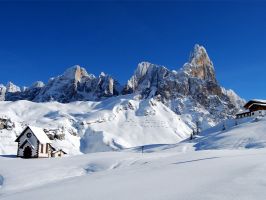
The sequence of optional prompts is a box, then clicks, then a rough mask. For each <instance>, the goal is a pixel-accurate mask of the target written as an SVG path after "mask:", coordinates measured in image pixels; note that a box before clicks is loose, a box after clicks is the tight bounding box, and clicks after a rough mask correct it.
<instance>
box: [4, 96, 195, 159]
mask: <svg viewBox="0 0 266 200" xmlns="http://www.w3.org/2000/svg"><path fill="white" fill-rule="evenodd" d="M2 116H4V117H8V118H10V119H11V120H12V121H13V122H15V127H14V128H12V130H6V129H4V130H0V155H1V154H6V155H8V154H15V153H16V151H17V144H16V143H15V142H14V141H15V139H16V136H18V135H19V134H20V133H21V131H22V130H23V127H22V126H23V124H29V125H33V126H37V127H41V128H47V129H60V130H62V132H63V133H64V134H65V140H62V141H60V140H54V141H53V145H54V146H58V147H60V148H62V149H64V150H67V152H68V153H69V154H71V155H77V154H80V153H89V152H100V151H110V150H111V149H113V150H117V149H121V148H129V147H134V146H140V145H146V144H158V143H159V144H173V143H177V142H180V141H182V140H184V139H186V138H187V137H189V135H190V133H191V132H192V130H191V128H189V126H188V125H187V124H185V123H184V121H183V120H182V118H181V116H178V115H176V114H175V113H174V112H173V111H171V110H170V109H169V108H168V107H166V106H165V105H164V104H162V103H161V102H159V101H156V100H154V99H149V100H139V99H137V97H134V96H132V95H125V96H121V97H114V98H109V99H107V100H105V101H101V102H89V101H88V102H74V103H69V104H61V103H58V102H48V103H33V102H29V101H16V102H3V101H2V102H0V118H1V117H2Z"/></svg>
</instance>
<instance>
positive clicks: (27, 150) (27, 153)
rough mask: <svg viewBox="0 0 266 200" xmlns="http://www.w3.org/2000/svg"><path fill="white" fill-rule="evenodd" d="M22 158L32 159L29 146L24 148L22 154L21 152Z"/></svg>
mask: <svg viewBox="0 0 266 200" xmlns="http://www.w3.org/2000/svg"><path fill="white" fill-rule="evenodd" d="M23 157H24V158H31V157H32V151H31V148H30V147H29V146H27V147H25V149H24V152H23Z"/></svg>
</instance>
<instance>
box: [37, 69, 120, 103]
mask: <svg viewBox="0 0 266 200" xmlns="http://www.w3.org/2000/svg"><path fill="white" fill-rule="evenodd" d="M119 89H120V86H119V83H118V82H117V81H115V80H114V79H113V78H112V77H110V76H109V75H105V74H104V73H102V74H101V75H100V76H99V77H95V76H94V75H92V74H88V73H87V71H86V70H85V69H84V68H82V67H80V66H78V65H77V66H74V67H72V68H69V69H67V70H66V71H65V73H64V74H63V75H61V76H58V77H56V78H52V79H50V80H49V82H48V84H47V85H46V86H45V87H42V89H41V90H40V92H39V93H38V95H37V96H36V97H35V98H34V99H33V101H37V102H43V101H53V100H54V101H59V102H63V103H67V102H71V101H78V100H80V101H84V100H101V99H102V98H106V97H110V96H113V95H118V94H119Z"/></svg>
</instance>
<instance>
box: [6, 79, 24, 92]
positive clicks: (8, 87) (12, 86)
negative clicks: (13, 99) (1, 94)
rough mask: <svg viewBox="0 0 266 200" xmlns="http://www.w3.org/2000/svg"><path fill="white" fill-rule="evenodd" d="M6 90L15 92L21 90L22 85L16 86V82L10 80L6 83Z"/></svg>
mask: <svg viewBox="0 0 266 200" xmlns="http://www.w3.org/2000/svg"><path fill="white" fill-rule="evenodd" d="M6 91H7V92H11V93H15V92H20V91H21V90H20V87H19V86H16V85H15V84H14V83H12V82H8V83H7V85H6Z"/></svg>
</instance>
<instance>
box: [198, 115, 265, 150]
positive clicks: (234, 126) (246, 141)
mask: <svg viewBox="0 0 266 200" xmlns="http://www.w3.org/2000/svg"><path fill="white" fill-rule="evenodd" d="M224 124H225V129H226V130H223V129H224V128H223V127H224ZM265 133H266V118H265V117H257V118H252V117H251V118H246V119H240V120H227V121H226V122H225V123H222V124H220V125H218V126H216V127H213V128H211V129H209V130H206V131H205V132H203V133H202V134H201V137H200V138H198V139H196V140H195V141H194V142H196V145H195V147H196V149H198V150H206V149H250V148H265V147H266V134H265Z"/></svg>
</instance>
